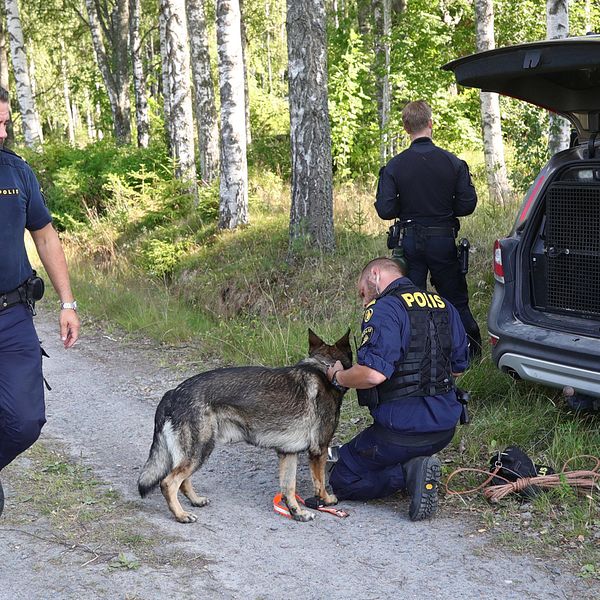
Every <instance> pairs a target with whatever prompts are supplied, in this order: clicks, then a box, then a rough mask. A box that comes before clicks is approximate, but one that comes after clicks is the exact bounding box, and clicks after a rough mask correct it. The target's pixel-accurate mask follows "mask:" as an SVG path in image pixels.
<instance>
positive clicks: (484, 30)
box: [475, 0, 510, 205]
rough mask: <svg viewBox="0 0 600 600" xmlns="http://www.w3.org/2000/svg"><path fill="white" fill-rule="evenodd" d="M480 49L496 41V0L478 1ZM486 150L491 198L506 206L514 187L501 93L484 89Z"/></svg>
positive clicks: (482, 99)
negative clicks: (508, 171)
mask: <svg viewBox="0 0 600 600" xmlns="http://www.w3.org/2000/svg"><path fill="white" fill-rule="evenodd" d="M475 20H476V27H477V51H478V52H483V51H484V50H491V49H493V48H494V47H495V43H494V10H493V4H492V0H475ZM480 100H481V124H482V129H483V152H484V156H485V166H486V172H487V180H488V190H489V195H490V200H491V201H492V202H494V203H496V204H501V205H504V204H505V203H506V202H508V201H509V199H510V187H509V185H508V177H507V174H506V164H505V162H504V143H503V141H502V128H501V124H500V102H499V99H498V94H494V93H491V92H480Z"/></svg>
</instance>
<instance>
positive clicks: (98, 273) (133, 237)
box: [64, 157, 600, 576]
mask: <svg viewBox="0 0 600 600" xmlns="http://www.w3.org/2000/svg"><path fill="white" fill-rule="evenodd" d="M475 158H476V157H470V158H469V160H470V161H471V163H473V162H474V161H475ZM475 162H477V161H475ZM473 171H474V172H477V173H480V172H483V169H481V168H479V166H476V168H475V169H473ZM476 186H477V188H478V189H480V190H481V189H484V187H485V184H484V182H483V181H481V179H479V180H477V181H476ZM250 187H251V194H250V198H251V205H250V206H251V222H250V224H249V225H248V226H245V227H243V228H240V229H239V230H238V231H235V232H218V231H217V229H216V227H215V225H214V222H211V221H210V220H206V219H200V218H199V217H198V215H195V214H194V213H193V212H192V213H190V212H189V211H187V212H186V211H185V210H183V209H182V214H181V216H180V218H179V219H178V218H176V216H174V214H173V207H172V205H170V204H169V203H166V204H165V206H167V209H168V211H169V219H167V220H165V219H162V220H161V219H158V220H159V221H160V222H161V223H162V225H161V227H160V228H158V229H153V230H147V229H145V228H144V227H142V228H140V227H137V226H136V227H132V226H131V223H130V222H129V221H128V218H127V211H125V212H124V213H123V212H121V213H120V214H119V219H118V220H115V219H114V218H113V217H111V212H110V211H108V212H107V214H106V215H105V217H103V218H99V219H98V220H97V221H96V222H95V224H94V227H93V228H92V229H89V230H88V231H84V232H81V231H79V232H74V233H72V234H67V235H66V236H65V238H64V239H65V245H66V248H67V252H68V256H69V262H70V269H71V274H72V279H73V287H74V290H75V293H76V296H77V298H78V301H79V303H80V306H81V311H82V314H83V316H84V317H85V318H88V319H93V320H99V321H101V322H102V323H103V324H104V326H105V327H109V326H117V327H119V328H121V329H123V330H125V331H127V332H130V333H140V334H142V335H144V336H148V337H152V338H155V339H157V340H160V341H162V342H168V343H178V342H183V341H185V342H189V341H190V340H193V342H194V343H193V346H194V347H197V348H199V350H198V353H199V356H198V362H200V360H202V359H204V358H211V359H213V360H214V359H216V360H217V361H218V362H221V363H222V364H263V365H282V364H290V363H293V362H295V361H297V360H298V359H299V358H301V357H302V356H305V354H306V351H307V347H308V341H307V329H308V327H311V328H313V329H314V330H315V331H316V332H317V333H318V334H319V335H320V336H321V337H323V338H325V339H326V340H328V341H334V340H335V339H337V338H339V337H340V336H341V335H342V334H343V333H344V332H345V331H346V329H347V328H348V327H351V328H352V331H353V333H354V334H356V335H357V334H358V332H359V326H360V315H361V312H362V308H361V306H360V302H359V300H358V297H357V294H356V289H355V288H356V280H357V277H358V275H359V273H360V270H361V269H362V266H363V265H364V264H365V263H366V262H367V261H368V260H370V259H371V258H373V257H375V256H378V255H387V254H388V250H387V249H386V247H385V232H386V230H387V225H388V224H387V223H384V222H382V221H380V220H379V219H378V218H377V217H376V215H375V213H374V210H373V209H372V202H373V195H374V182H371V183H370V184H363V185H359V184H344V185H343V186H338V187H337V188H336V190H335V197H334V208H335V215H336V248H337V249H336V252H335V253H333V254H330V255H323V254H319V253H314V252H306V253H305V254H304V255H301V256H298V257H296V258H295V259H294V260H293V261H290V260H289V258H288V219H289V216H288V215H289V199H288V196H289V193H288V188H287V185H286V184H285V183H284V182H282V181H281V180H280V179H279V178H278V177H276V176H274V175H272V174H269V173H263V174H262V175H261V176H260V177H259V176H258V175H256V176H255V178H254V179H253V181H252V182H251V186H250ZM211 193H212V192H211ZM482 196H483V195H482ZM518 204H519V200H518V199H516V200H515V202H514V203H513V204H511V205H510V206H507V207H505V208H500V207H497V206H493V205H491V204H490V203H489V202H487V201H481V202H480V205H479V206H478V208H477V210H476V212H475V214H474V215H472V216H470V217H467V218H465V219H462V230H461V233H460V235H461V236H463V235H464V236H466V237H468V238H469V239H470V241H471V248H472V252H471V255H470V256H471V270H470V273H469V276H468V281H469V289H470V294H471V305H472V309H473V312H474V314H475V316H476V318H477V320H478V322H479V324H480V326H481V328H482V332H483V333H484V335H485V321H486V315H487V310H488V307H489V303H490V299H491V296H492V292H493V287H494V279H493V275H492V245H493V241H494V240H495V239H496V238H498V237H502V236H504V235H506V234H507V233H508V232H509V231H510V229H511V227H512V223H513V221H514V218H515V213H516V209H517V206H518ZM153 206H154V208H153V210H154V211H156V210H158V209H157V208H156V206H159V207H160V206H161V204H160V202H158V203H154V205H153ZM167 209H165V210H167ZM206 214H208V213H206ZM132 218H133V217H132ZM135 218H136V219H137V222H139V218H140V215H139V210H137V209H136V211H135ZM142 220H143V219H142ZM148 236H151V237H153V238H154V239H159V240H162V241H163V242H164V244H165V245H164V248H165V255H164V256H149V255H146V256H145V257H144V260H141V259H140V253H141V252H143V249H144V247H145V246H144V243H145V240H146V239H147V238H148ZM169 243H170V244H176V245H177V248H182V249H183V251H182V253H181V255H177V256H176V255H175V254H173V253H169V252H170V250H169V246H168V244H169ZM161 247H162V246H157V248H159V249H160V248H161ZM174 256H176V259H174V262H173V264H172V266H171V267H169V268H168V269H167V270H166V271H163V275H162V277H157V276H152V275H151V274H150V273H149V268H150V267H149V264H148V261H149V260H150V261H152V260H154V261H155V265H154V266H156V265H157V264H158V265H159V266H160V264H162V265H164V264H166V263H165V262H164V261H167V260H171V259H173V257H174ZM160 261H163V262H160ZM169 264H170V263H169ZM83 335H85V330H84V332H83ZM460 385H461V387H463V388H465V389H468V390H470V391H471V393H472V398H473V399H472V403H471V406H470V412H471V418H472V424H471V425H469V426H467V427H461V428H460V430H459V432H458V433H457V435H456V438H455V441H454V443H453V445H452V447H451V448H450V449H448V450H447V451H446V455H447V456H448V457H450V458H451V460H452V461H453V462H452V463H451V467H450V466H448V467H447V468H446V469H445V470H446V472H449V471H450V470H451V468H454V467H458V466H472V467H479V468H487V466H488V464H489V458H490V455H491V454H492V453H493V452H495V451H497V450H498V449H499V448H503V447H504V446H506V445H508V444H517V445H519V446H521V447H522V448H523V449H524V450H525V451H526V452H527V453H528V454H529V455H530V456H532V457H533V458H534V459H535V460H536V461H537V462H542V463H546V464H552V465H554V466H555V467H556V468H560V467H562V464H563V463H564V462H565V461H566V460H568V459H569V458H571V457H573V456H575V455H580V454H592V455H596V456H598V455H600V433H599V432H598V417H597V416H583V415H579V414H573V413H572V411H570V410H568V409H567V408H566V406H565V404H564V402H563V400H562V398H561V397H560V395H559V393H558V392H557V391H556V390H551V389H547V388H544V387H541V386H534V385H531V384H528V383H525V382H514V381H513V380H512V379H510V378H509V377H508V376H506V375H504V374H502V373H500V372H499V371H498V370H497V369H496V368H495V367H494V366H493V365H492V363H491V360H490V356H489V349H487V348H486V349H485V350H484V356H483V358H482V360H481V362H480V363H479V364H476V365H473V366H472V367H471V368H470V369H469V371H468V372H467V373H466V374H465V375H464V376H463V377H462V378H461V380H460ZM368 422H369V416H368V413H367V411H366V410H364V409H362V408H360V407H358V405H357V403H356V396H355V394H354V392H351V393H349V394H348V396H347V398H346V400H345V402H344V406H343V409H342V416H341V423H340V427H339V430H338V433H337V436H338V438H339V440H341V441H343V440H347V439H349V438H350V437H351V436H352V435H353V434H355V433H356V432H357V431H358V430H360V429H361V428H363V427H364V426H365V425H366V424H367V423H368ZM557 494H558V492H556V491H554V492H552V493H550V494H547V495H544V496H543V497H542V498H541V499H539V501H536V502H535V503H534V505H533V507H532V508H531V510H532V512H533V514H534V518H533V522H534V523H538V522H539V523H544V525H543V526H542V525H540V528H541V529H544V527H545V528H546V529H547V530H550V529H551V530H552V532H553V534H552V535H554V536H555V537H556V536H558V538H557V539H563V538H564V539H565V540H567V541H566V542H565V543H569V544H570V543H572V542H573V539H575V540H576V542H575V543H576V545H578V546H577V547H578V548H579V547H580V546H581V547H582V548H583V549H582V550H581V551H579V550H578V551H577V552H571V553H569V556H573V557H574V559H575V560H576V562H577V564H578V565H579V567H581V568H583V567H584V566H585V576H597V574H598V573H599V572H600V551H599V550H598V548H595V547H594V546H593V544H588V543H587V540H588V538H589V536H587V535H586V534H581V533H577V532H585V531H587V532H590V531H592V532H596V531H597V530H598V523H599V522H600V512H599V508H598V507H599V505H598V499H597V493H595V494H594V495H592V499H591V500H589V499H585V498H583V499H582V498H580V497H576V496H569V497H561V496H560V495H559V494H558V495H557ZM563 495H564V494H563ZM567 496H568V494H567ZM448 502H449V506H454V507H465V504H464V503H462V502H461V501H458V500H456V499H455V498H449V499H448ZM466 506H467V508H469V509H475V510H476V511H478V512H480V513H481V514H482V519H483V520H484V522H485V521H488V522H494V521H496V520H500V521H503V520H507V521H508V522H509V523H514V522H515V518H514V511H515V507H516V506H518V505H517V504H516V502H515V500H511V499H508V500H506V502H505V503H503V504H502V506H497V507H490V506H489V505H487V504H486V503H485V502H483V501H482V500H481V497H480V496H479V497H478V498H469V500H468V502H467V505H466ZM516 522H517V524H518V523H520V521H519V519H518V518H517V521H516ZM517 529H518V531H517V534H515V533H514V531H508V530H507V531H501V533H502V535H503V536H504V537H505V538H506V539H512V540H513V542H511V545H512V546H514V547H517V546H519V547H520V542H519V543H518V542H517V541H516V540H520V541H521V542H522V541H523V540H525V541H526V544H525V546H524V547H528V548H530V547H532V548H538V549H540V551H542V550H541V549H543V551H544V552H546V551H547V552H550V553H552V539H553V538H552V537H551V536H547V535H546V534H540V535H539V536H529V537H527V536H525V533H527V532H524V530H523V531H521V529H519V528H517ZM500 530H501V528H500ZM528 531H529V530H528ZM575 533H577V535H575ZM578 535H584V537H585V540H586V541H585V542H584V543H581V542H579V541H578V540H577V536H578ZM560 536H563V537H562V538H561V537H560ZM573 536H575V537H574V538H573ZM582 544H583V545H582ZM559 546H560V545H559ZM586 565H587V566H586ZM590 565H591V566H590ZM579 567H578V568H579Z"/></svg>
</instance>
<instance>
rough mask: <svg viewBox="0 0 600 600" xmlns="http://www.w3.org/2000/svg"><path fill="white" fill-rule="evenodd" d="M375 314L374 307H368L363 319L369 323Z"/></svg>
mask: <svg viewBox="0 0 600 600" xmlns="http://www.w3.org/2000/svg"><path fill="white" fill-rule="evenodd" d="M372 316H373V309H372V308H367V309H366V310H365V312H364V314H363V321H364V322H365V323H368V322H369V321H370V320H371V317H372Z"/></svg>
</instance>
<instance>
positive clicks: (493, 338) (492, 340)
mask: <svg viewBox="0 0 600 600" xmlns="http://www.w3.org/2000/svg"><path fill="white" fill-rule="evenodd" d="M499 341H500V338H499V337H498V336H497V335H494V334H493V333H490V344H491V345H492V346H495V345H496V344H497V343H498V342H499Z"/></svg>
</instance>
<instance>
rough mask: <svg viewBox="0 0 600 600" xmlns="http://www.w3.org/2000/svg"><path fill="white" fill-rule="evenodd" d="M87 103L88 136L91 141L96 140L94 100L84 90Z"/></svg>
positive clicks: (86, 90)
mask: <svg viewBox="0 0 600 600" xmlns="http://www.w3.org/2000/svg"><path fill="white" fill-rule="evenodd" d="M83 94H84V101H85V121H86V125H87V135H88V139H89V140H90V141H92V140H95V139H96V124H95V123H94V115H93V114H92V100H91V98H90V93H89V91H88V89H87V88H85V87H84V89H83Z"/></svg>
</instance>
